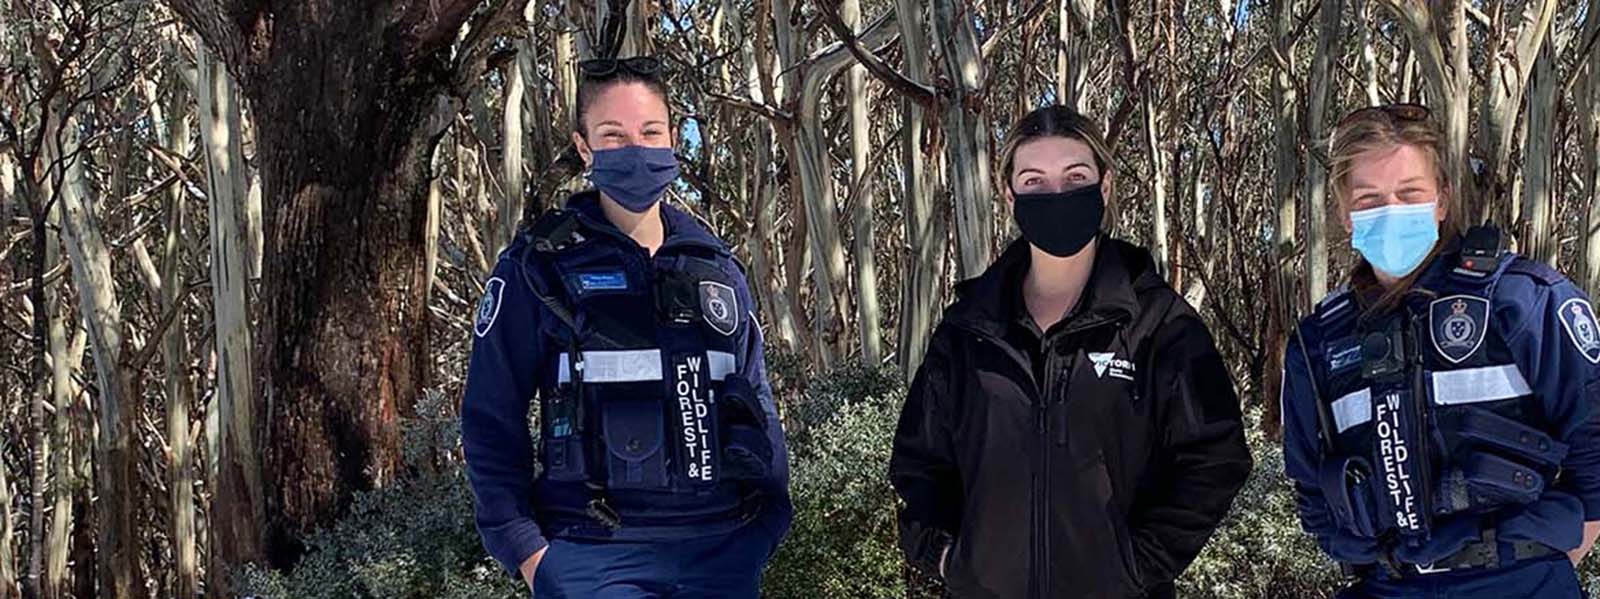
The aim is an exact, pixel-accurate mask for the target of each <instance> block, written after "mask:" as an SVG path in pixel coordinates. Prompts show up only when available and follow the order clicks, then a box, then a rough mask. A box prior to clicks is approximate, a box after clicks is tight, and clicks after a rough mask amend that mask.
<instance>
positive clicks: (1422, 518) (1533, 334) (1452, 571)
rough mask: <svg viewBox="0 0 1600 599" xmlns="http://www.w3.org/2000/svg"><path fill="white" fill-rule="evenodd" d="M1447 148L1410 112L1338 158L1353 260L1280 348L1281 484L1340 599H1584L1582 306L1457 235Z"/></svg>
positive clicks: (1573, 292) (1370, 128)
mask: <svg viewBox="0 0 1600 599" xmlns="http://www.w3.org/2000/svg"><path fill="white" fill-rule="evenodd" d="M1446 156H1447V153H1446V151H1445V147H1444V142H1443V135H1442V134H1441V132H1440V130H1439V128H1438V127H1437V125H1436V124H1435V123H1434V122H1433V121H1432V119H1431V116H1430V114H1429V112H1428V110H1427V109H1426V108H1424V107H1422V106H1417V105H1411V104H1400V105H1389V106H1380V107H1374V108H1366V109H1362V110H1358V111H1356V112H1354V113H1351V114H1350V115H1349V116H1348V117H1346V118H1345V119H1344V120H1343V121H1342V122H1341V123H1340V124H1339V126H1338V128H1337V133H1336V135H1335V137H1334V140H1333V153H1332V176H1331V181H1332V187H1333V196H1334V199H1335V201H1336V203H1337V204H1336V208H1337V212H1338V214H1339V220H1340V222H1342V223H1343V225H1344V228H1345V230H1346V231H1348V232H1349V233H1350V236H1351V237H1350V243H1351V246H1352V247H1353V248H1354V249H1355V250H1356V252H1358V253H1359V257H1360V260H1359V261H1358V264H1357V266H1356V267H1355V269H1354V270H1353V271H1352V272H1351V274H1350V277H1349V282H1348V284H1347V285H1345V286H1344V287H1343V288H1341V289H1340V290H1338V291H1335V292H1334V293H1332V294H1331V295H1329V296H1328V297H1327V298H1326V299H1324V300H1322V301H1321V302H1319V303H1318V305H1317V307H1316V309H1315V311H1314V314H1312V315H1311V316H1310V317H1308V318H1306V319H1304V320H1302V321H1301V322H1300V325H1299V327H1298V328H1297V330H1296V331H1295V333H1294V335H1293V337H1292V338H1291V339H1290V340H1289V344H1288V348H1287V357H1286V359H1285V372H1284V385H1283V397H1282V409H1283V414H1284V417H1283V418H1284V461H1285V470H1286V471H1287V473H1288V475H1289V477H1290V478H1291V479H1293V481H1294V485H1295V490H1296V493H1297V499H1298V502H1297V503H1298V506H1299V512H1300V517H1301V523H1302V524H1303V526H1304V528H1305V529H1306V531H1307V532H1309V533H1311V534H1312V535H1314V536H1315V537H1316V539H1317V542H1318V544H1319V545H1321V547H1322V549H1323V550H1324V551H1326V552H1327V553H1328V555H1330V556H1331V557H1333V559H1334V560H1336V561H1338V562H1339V563H1340V564H1341V566H1342V567H1343V568H1344V569H1345V571H1346V573H1348V574H1350V575H1351V576H1353V577H1354V579H1355V581H1356V582H1355V583H1354V584H1353V585H1352V586H1350V587H1349V588H1347V589H1344V590H1343V591H1342V592H1341V593H1340V595H1339V596H1340V597H1385V598H1388V597H1441V596H1446V594H1447V595H1448V596H1449V597H1452V598H1465V599H1470V598H1475V597H1484V598H1495V599H1500V598H1504V597H1540V598H1547V597H1548V598H1557V597H1574V598H1575V597H1581V596H1582V592H1581V591H1580V590H1579V585H1578V580H1577V577H1576V575H1575V574H1574V570H1573V566H1574V564H1575V563H1576V562H1577V561H1579V560H1580V559H1581V558H1582V556H1583V554H1584V553H1585V552H1586V551H1587V549H1588V547H1589V546H1590V544H1591V543H1592V542H1593V540H1594V536H1595V532H1596V531H1597V530H1600V529H1597V528H1596V526H1595V524H1588V523H1587V522H1589V521H1594V520H1600V444H1596V442H1595V441H1596V439H1595V438H1594V436H1595V433H1596V430H1597V428H1596V427H1597V425H1596V424H1595V422H1594V421H1593V420H1592V419H1591V418H1590V411H1591V409H1592V407H1593V404H1594V403H1595V402H1596V400H1597V399H1600V367H1597V366H1596V364H1597V363H1600V334H1597V330H1596V323H1595V318H1594V311H1593V309H1592V308H1591V307H1590V305H1589V301H1588V299H1587V298H1586V297H1584V295H1583V293H1582V292H1581V291H1580V290H1579V289H1578V288H1577V287H1576V286H1574V285H1573V284H1572V283H1571V282H1570V281H1568V280H1567V279H1566V278H1565V277H1563V276H1562V275H1561V274H1560V273H1558V272H1556V271H1555V270H1554V269H1552V268H1551V267H1549V266H1548V265H1545V264H1543V263H1539V262H1535V261H1532V260H1527V259H1525V258H1522V257H1520V256H1517V255H1515V254H1512V253H1510V252H1507V251H1505V250H1504V249H1503V244H1502V243H1501V240H1500V234H1499V232H1498V231H1497V230H1495V229H1494V228H1492V227H1487V226H1484V227H1474V228H1472V229H1471V230H1468V231H1463V230H1462V226H1461V224H1460V223H1461V218H1460V217H1459V212H1460V210H1459V208H1458V205H1459V204H1458V202H1459V201H1460V198H1461V191H1460V188H1459V182H1457V181H1453V180H1451V178H1450V176H1449V174H1448V173H1449V169H1448V168H1447V163H1446V162H1445V159H1446V158H1445V157H1446Z"/></svg>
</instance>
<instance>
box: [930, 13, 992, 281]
mask: <svg viewBox="0 0 1600 599" xmlns="http://www.w3.org/2000/svg"><path fill="white" fill-rule="evenodd" d="M931 10H932V15H931V16H932V19H931V20H932V25H933V38H934V40H936V41H937V42H938V44H939V46H940V56H941V57H942V61H943V63H942V65H941V66H942V74H941V76H942V77H943V78H944V79H945V80H946V81H948V82H949V86H950V87H949V90H948V92H947V94H948V95H947V96H946V97H945V98H944V102H943V104H942V106H941V107H940V108H941V109H942V111H943V113H942V114H941V115H940V118H939V121H940V126H941V127H942V128H943V129H942V132H943V134H944V136H945V138H944V142H945V171H944V173H945V176H946V177H947V181H948V182H949V186H950V196H951V198H950V199H951V201H952V203H953V205H954V207H955V222H956V257H957V262H956V263H957V268H958V269H959V270H958V271H957V272H958V275H959V276H960V277H961V278H963V279H968V278H973V277H976V276H978V275H980V274H983V271H984V269H987V268H988V267H989V262H990V259H991V256H992V255H993V253H994V252H993V247H994V243H995V239H994V233H993V230H994V215H995V210H996V208H995V205H994V202H993V200H992V198H991V189H992V187H991V186H992V185H993V181H992V180H991V178H990V174H989V123H988V121H989V119H988V116H987V115H986V114H985V113H984V111H983V102H982V101H981V100H980V98H982V97H983V93H984V89H985V85H986V82H987V76H986V74H985V73H986V72H987V67H986V66H985V65H984V63H983V56H982V55H981V53H980V51H979V44H978V33H977V29H976V28H975V25H974V23H973V21H974V20H975V19H976V14H975V10H976V7H974V6H973V5H971V4H968V3H958V2H955V1H954V0H933V1H932V4H931Z"/></svg>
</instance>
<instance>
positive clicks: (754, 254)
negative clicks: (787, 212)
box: [719, 0, 804, 351]
mask: <svg viewBox="0 0 1600 599" xmlns="http://www.w3.org/2000/svg"><path fill="white" fill-rule="evenodd" d="M722 11H723V12H725V13H727V15H728V16H727V22H726V23H725V28H724V30H723V38H721V39H719V48H720V49H721V51H722V52H729V51H736V52H738V54H739V63H738V67H739V68H738V73H739V79H737V80H735V79H733V75H732V73H728V74H727V79H726V80H725V81H724V84H725V85H724V87H723V89H726V90H729V91H737V90H738V89H740V88H741V87H743V88H744V89H745V91H746V92H747V93H748V94H749V96H750V97H751V98H755V99H757V100H759V101H761V102H771V101H772V100H773V98H772V95H771V94H770V93H769V92H768V91H767V89H766V88H770V87H771V86H770V85H763V82H769V79H768V77H767V76H766V75H765V74H764V71H765V67H764V66H761V65H758V62H757V61H758V60H759V58H758V57H760V56H761V55H763V54H764V53H763V52H762V51H760V50H758V48H764V47H765V45H764V44H763V43H762V40H761V37H763V33H764V32H766V31H767V29H766V25H765V23H762V22H761V20H760V19H759V18H757V19H756V21H755V24H756V25H755V28H756V30H757V31H756V35H757V40H756V41H755V42H754V43H748V42H747V41H746V40H745V39H744V37H743V32H744V17H743V15H742V14H741V13H740V12H739V8H738V4H737V3H736V2H735V1H734V0H722ZM734 48H737V50H733V49H734ZM748 133H749V136H750V137H749V139H750V146H751V151H752V152H751V154H752V155H751V157H750V159H749V162H748V163H747V166H742V167H738V166H736V167H735V168H736V169H737V170H738V171H739V172H740V174H741V176H743V177H747V178H748V185H741V186H740V189H741V190H742V192H744V193H747V194H748V195H747V197H746V198H744V201H743V202H742V203H741V204H740V205H742V206H745V207H746V208H745V209H746V210H747V214H749V215H750V218H751V219H753V226H752V227H751V230H752V234H751V235H750V239H749V246H748V247H749V251H750V271H751V274H752V275H753V277H754V278H753V280H752V285H753V286H754V289H752V292H754V293H755V294H756V296H757V297H758V298H759V299H760V302H761V307H762V316H764V317H765V318H766V319H767V321H768V322H770V323H771V325H770V328H769V329H768V330H767V339H768V343H773V342H779V343H781V345H782V346H783V347H784V348H785V349H788V350H790V351H796V350H800V349H802V348H803V346H804V342H803V341H802V339H801V335H800V330H799V327H798V326H797V325H796V324H795V319H794V312H793V311H794V307H793V306H792V305H791V304H790V301H791V299H792V298H793V296H792V295H791V294H792V293H793V291H792V290H788V289H787V286H785V288H784V289H780V288H779V286H778V285H777V282H778V279H779V278H780V277H779V273H778V271H777V269H775V268H774V266H773V264H774V261H773V257H774V255H775V252H780V251H782V244H779V243H777V240H778V227H777V214H776V212H777V201H778V200H777V195H778V194H777V181H775V180H774V177H773V174H774V171H775V170H776V169H775V168H774V164H773V163H774V161H775V160H776V158H775V157H774V156H773V135H774V134H773V125H772V123H771V121H770V119H764V118H763V119H756V120H755V122H754V123H753V126H752V127H749V128H748ZM736 159H737V160H740V161H743V160H744V157H743V156H742V155H741V156H738V157H737V158H736ZM779 262H780V263H781V261H779Z"/></svg>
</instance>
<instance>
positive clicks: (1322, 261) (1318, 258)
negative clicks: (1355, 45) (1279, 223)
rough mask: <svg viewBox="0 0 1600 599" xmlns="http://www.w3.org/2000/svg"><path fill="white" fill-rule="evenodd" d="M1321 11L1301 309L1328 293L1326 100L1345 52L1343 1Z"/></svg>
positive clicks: (1309, 125)
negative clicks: (1335, 67) (1335, 66)
mask: <svg viewBox="0 0 1600 599" xmlns="http://www.w3.org/2000/svg"><path fill="white" fill-rule="evenodd" d="M1321 10H1322V23H1321V27H1320V30H1319V31H1318V33H1317V53H1316V55H1315V59H1314V60H1313V61H1312V63H1311V86H1310V87H1309V88H1307V91H1308V92H1309V94H1310V95H1309V97H1307V98H1306V131H1307V133H1308V134H1309V135H1310V139H1308V140H1307V141H1306V147H1307V148H1309V149H1310V151H1309V152H1307V155H1308V156H1309V157H1310V158H1312V160H1308V161H1307V164H1306V172H1305V192H1306V203H1305V211H1306V255H1305V264H1306V280H1305V291H1306V292H1305V298H1304V299H1305V301H1304V302H1301V304H1300V305H1302V306H1311V305H1312V304H1314V303H1316V302H1317V301H1319V300H1321V299H1322V296H1323V295H1324V294H1326V293H1327V292H1328V167H1327V164H1328V152H1329V150H1330V144H1331V140H1330V136H1329V135H1328V126H1327V123H1328V121H1327V116H1328V115H1327V111H1328V97H1329V95H1330V94H1332V93H1334V92H1335V91H1336V89H1337V88H1334V87H1333V86H1331V85H1329V81H1330V79H1332V76H1331V75H1332V71H1333V61H1334V59H1335V57H1337V56H1339V55H1340V54H1341V53H1342V52H1343V51H1344V47H1343V44H1341V43H1340V40H1341V39H1342V38H1341V37H1340V36H1341V35H1343V34H1344V31H1343V28H1342V27H1340V26H1339V25H1340V18H1341V17H1343V15H1344V0H1328V1H1326V2H1323V4H1322V8H1321ZM1281 150H1282V149H1281V148H1280V151H1281Z"/></svg>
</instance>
